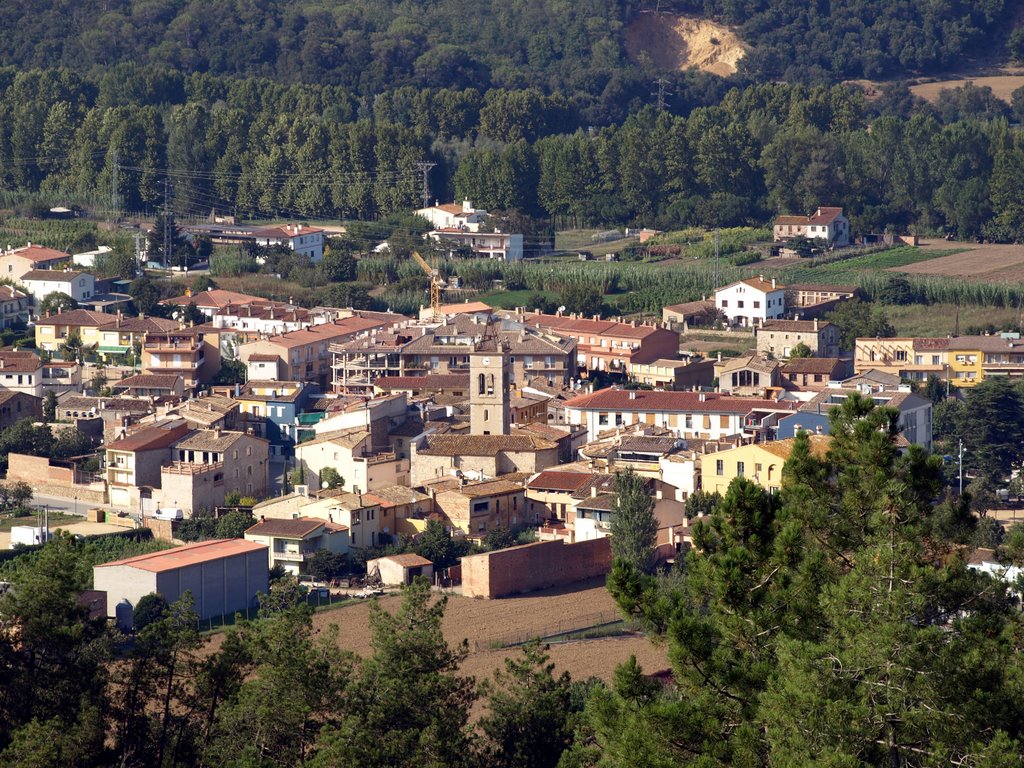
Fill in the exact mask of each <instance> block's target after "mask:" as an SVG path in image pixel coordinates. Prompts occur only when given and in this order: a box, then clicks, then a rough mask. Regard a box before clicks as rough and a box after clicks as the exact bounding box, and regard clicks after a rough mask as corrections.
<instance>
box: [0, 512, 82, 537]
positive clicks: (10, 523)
mask: <svg viewBox="0 0 1024 768" xmlns="http://www.w3.org/2000/svg"><path fill="white" fill-rule="evenodd" d="M36 520H38V518H37V517H36V515H35V514H34V513H33V514H31V515H26V516H25V517H7V516H4V517H0V531H5V532H8V533H9V532H10V530H11V528H13V527H14V526H16V525H35V524H36ZM48 520H49V522H50V528H51V529H53V528H55V527H57V526H59V525H67V524H70V523H81V522H84V521H85V518H84V517H79V516H77V515H62V514H60V513H59V512H51V513H50V514H49V517H48Z"/></svg>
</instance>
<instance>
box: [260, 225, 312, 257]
mask: <svg viewBox="0 0 1024 768" xmlns="http://www.w3.org/2000/svg"><path fill="white" fill-rule="evenodd" d="M255 234H256V245H260V246H268V245H286V246H288V247H289V248H291V249H292V250H293V251H295V252H296V253H298V254H301V255H303V256H308V257H309V259H310V260H311V261H312V262H313V263H314V264H315V263H317V262H319V261H320V260H321V259H323V257H324V231H323V230H322V229H317V228H315V227H306V226H303V225H301V224H286V225H285V226H282V227H272V228H268V229H261V230H259V231H258V232H256V233H255Z"/></svg>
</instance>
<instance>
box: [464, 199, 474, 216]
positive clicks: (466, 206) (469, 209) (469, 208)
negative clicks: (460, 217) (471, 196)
mask: <svg viewBox="0 0 1024 768" xmlns="http://www.w3.org/2000/svg"><path fill="white" fill-rule="evenodd" d="M462 212H463V213H472V212H473V204H472V203H471V202H469V200H466V199H463V201H462Z"/></svg>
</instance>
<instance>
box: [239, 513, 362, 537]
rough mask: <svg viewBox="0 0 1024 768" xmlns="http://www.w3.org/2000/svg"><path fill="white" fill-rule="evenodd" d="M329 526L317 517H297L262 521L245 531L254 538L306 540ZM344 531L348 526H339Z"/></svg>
mask: <svg viewBox="0 0 1024 768" xmlns="http://www.w3.org/2000/svg"><path fill="white" fill-rule="evenodd" d="M326 525H327V521H326V520H320V519H318V518H315V517H296V518H293V519H285V518H271V519H269V520H260V522H258V523H256V525H254V526H252V527H251V528H247V529H246V530H245V532H246V534H247V535H248V534H251V535H253V536H280V537H283V538H298V539H301V538H305V537H306V536H308V535H309V534H311V533H313V532H314V531H316V530H319V529H320V528H323V527H325V526H326ZM338 527H340V528H341V529H342V530H346V531H347V530H348V526H345V525H342V526H338Z"/></svg>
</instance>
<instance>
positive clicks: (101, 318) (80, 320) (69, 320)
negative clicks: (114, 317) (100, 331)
mask: <svg viewBox="0 0 1024 768" xmlns="http://www.w3.org/2000/svg"><path fill="white" fill-rule="evenodd" d="M110 321H111V316H110V315H108V314H107V313H105V312H91V311H89V310H88V309H72V310H71V311H70V312H58V313H57V314H55V315H50V316H49V317H41V318H39V319H38V320H37V321H36V325H37V326H40V325H67V326H82V327H84V326H92V327H97V328H98V327H99V326H101V325H106V324H107V323H109V322H110Z"/></svg>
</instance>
